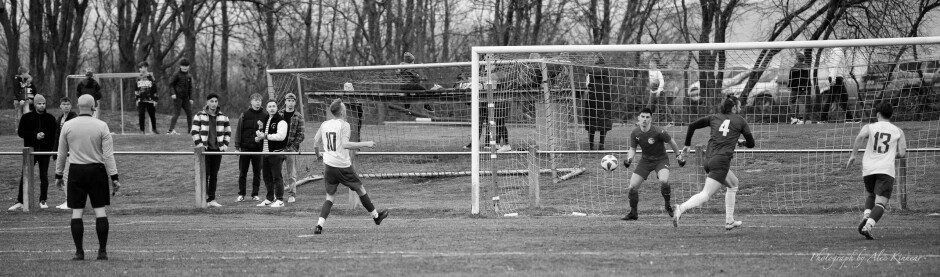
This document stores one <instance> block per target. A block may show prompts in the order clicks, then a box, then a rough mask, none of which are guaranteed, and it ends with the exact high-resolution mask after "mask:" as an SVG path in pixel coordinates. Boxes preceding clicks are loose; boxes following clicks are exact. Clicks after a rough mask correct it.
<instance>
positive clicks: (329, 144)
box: [320, 119, 352, 168]
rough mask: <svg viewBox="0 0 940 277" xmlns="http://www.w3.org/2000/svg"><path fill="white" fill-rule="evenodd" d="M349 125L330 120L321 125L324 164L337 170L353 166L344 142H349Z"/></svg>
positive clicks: (340, 121) (344, 122)
mask: <svg viewBox="0 0 940 277" xmlns="http://www.w3.org/2000/svg"><path fill="white" fill-rule="evenodd" d="M349 133H350V132H349V123H347V122H346V121H343V120H339V119H330V120H327V121H324V122H323V124H320V136H321V137H320V139H322V140H323V163H324V164H326V165H329V166H332V167H336V168H347V167H350V166H352V161H351V160H350V159H349V150H347V149H346V147H345V145H343V141H349Z"/></svg>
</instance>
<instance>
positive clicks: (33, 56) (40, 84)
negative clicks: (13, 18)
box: [13, 0, 50, 94]
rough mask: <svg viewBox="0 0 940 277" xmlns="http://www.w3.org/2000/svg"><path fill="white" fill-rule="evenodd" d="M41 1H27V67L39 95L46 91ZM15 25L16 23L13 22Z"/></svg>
mask: <svg viewBox="0 0 940 277" xmlns="http://www.w3.org/2000/svg"><path fill="white" fill-rule="evenodd" d="M42 8H43V1H41V0H30V1H29V19H28V20H29V67H30V71H29V73H30V75H32V76H33V84H34V85H36V88H38V89H39V92H40V93H43V94H44V93H45V92H46V91H47V90H48V89H50V88H49V87H48V86H47V83H46V73H45V72H46V70H45V57H46V56H45V47H46V43H45V39H43V26H45V24H43V23H44V22H43V11H42ZM13 24H17V22H13Z"/></svg>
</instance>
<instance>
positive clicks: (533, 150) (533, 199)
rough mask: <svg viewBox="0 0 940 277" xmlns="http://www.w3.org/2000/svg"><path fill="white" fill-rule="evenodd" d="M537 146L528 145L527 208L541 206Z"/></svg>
mask: <svg viewBox="0 0 940 277" xmlns="http://www.w3.org/2000/svg"><path fill="white" fill-rule="evenodd" d="M538 151H539V148H538V146H537V145H529V157H528V159H527V160H528V161H529V208H532V209H537V208H539V207H540V206H541V204H540V202H541V201H540V199H539V160H538Z"/></svg>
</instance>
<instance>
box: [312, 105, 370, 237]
mask: <svg viewBox="0 0 940 277" xmlns="http://www.w3.org/2000/svg"><path fill="white" fill-rule="evenodd" d="M330 114H331V115H332V117H333V118H332V119H330V120H327V121H324V122H323V123H322V124H320V128H319V129H317V134H316V135H315V136H314V137H313V145H320V141H321V140H322V141H323V165H324V167H325V169H324V173H323V180H324V185H326V201H324V202H323V208H321V209H320V218H319V219H318V220H317V227H316V229H314V231H313V233H314V234H321V233H323V224H324V223H325V222H326V218H327V217H329V216H330V209H331V208H332V207H333V194H336V188H337V187H338V186H339V184H343V185H344V186H346V187H349V189H351V190H353V191H355V192H356V194H358V195H359V200H360V201H361V202H362V206H363V207H365V208H366V211H368V212H369V213H370V214H371V215H372V219H373V220H374V221H375V225H379V224H382V220H383V219H385V217H387V216H388V210H387V209H383V210H382V211H381V212H377V211H376V210H375V206H373V205H372V200H371V199H369V195H368V194H366V189H365V187H363V186H362V182H361V181H359V175H358V174H357V173H356V170H355V169H353V165H352V160H351V159H350V158H349V149H357V148H362V147H369V148H372V147H374V146H375V142H372V141H364V142H352V141H349V133H350V128H349V123H348V122H346V105H345V104H343V101H342V100H340V99H336V100H333V103H331V104H330ZM317 152H319V151H317Z"/></svg>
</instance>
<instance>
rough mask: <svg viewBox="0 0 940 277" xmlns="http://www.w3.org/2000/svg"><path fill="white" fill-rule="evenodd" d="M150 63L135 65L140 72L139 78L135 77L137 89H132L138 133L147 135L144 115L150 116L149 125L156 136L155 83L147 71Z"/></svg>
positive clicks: (157, 132)
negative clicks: (134, 98)
mask: <svg viewBox="0 0 940 277" xmlns="http://www.w3.org/2000/svg"><path fill="white" fill-rule="evenodd" d="M148 67H150V63H148V62H146V61H143V62H140V64H138V65H137V68H138V69H139V70H140V76H137V87H136V89H134V95H136V96H137V122H138V124H139V125H140V132H141V133H142V134H147V131H146V130H147V127H146V125H144V118H145V113H146V114H149V115H150V125H151V127H152V128H153V134H154V135H158V134H160V131H157V117H156V111H157V110H156V106H157V98H158V97H157V82H156V81H154V79H153V74H151V73H150V72H148V71H147V68H148Z"/></svg>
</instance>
